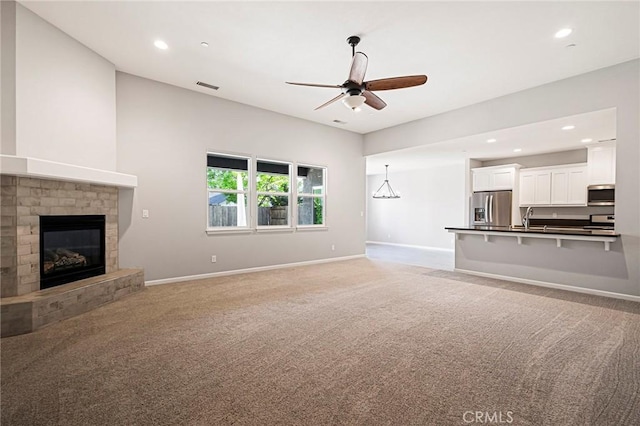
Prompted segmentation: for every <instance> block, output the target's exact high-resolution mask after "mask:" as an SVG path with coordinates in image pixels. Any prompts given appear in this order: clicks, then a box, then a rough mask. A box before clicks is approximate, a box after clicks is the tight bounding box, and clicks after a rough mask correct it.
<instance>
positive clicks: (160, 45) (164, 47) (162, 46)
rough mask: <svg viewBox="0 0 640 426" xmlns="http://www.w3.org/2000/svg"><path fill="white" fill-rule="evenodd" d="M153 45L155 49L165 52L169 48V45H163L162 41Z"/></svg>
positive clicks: (157, 41)
mask: <svg viewBox="0 0 640 426" xmlns="http://www.w3.org/2000/svg"><path fill="white" fill-rule="evenodd" d="M153 45H154V46H155V47H157V48H158V49H162V50H167V49H168V48H169V45H168V44H167V43H165V42H164V41H162V40H156V41H154V42H153Z"/></svg>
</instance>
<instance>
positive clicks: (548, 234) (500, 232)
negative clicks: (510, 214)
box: [445, 226, 620, 251]
mask: <svg viewBox="0 0 640 426" xmlns="http://www.w3.org/2000/svg"><path fill="white" fill-rule="evenodd" d="M445 229H446V230H447V231H449V232H451V233H454V234H456V240H458V239H459V238H460V235H463V234H468V235H481V236H483V238H484V240H485V241H486V242H489V239H490V237H492V236H513V237H514V238H516V239H517V241H518V245H521V244H522V242H523V239H525V238H543V239H554V240H556V246H557V247H562V241H563V240H579V241H595V242H601V243H603V244H604V249H605V251H609V250H610V246H611V243H612V242H615V241H616V240H617V238H618V237H619V236H620V234H616V233H615V231H614V230H609V229H584V228H571V227H547V226H535V227H530V228H525V227H523V226H471V227H446V228H445Z"/></svg>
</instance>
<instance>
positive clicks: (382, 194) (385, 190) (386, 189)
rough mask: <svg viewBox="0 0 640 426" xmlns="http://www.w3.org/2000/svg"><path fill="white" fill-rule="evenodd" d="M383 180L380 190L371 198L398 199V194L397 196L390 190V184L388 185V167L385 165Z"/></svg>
mask: <svg viewBox="0 0 640 426" xmlns="http://www.w3.org/2000/svg"><path fill="white" fill-rule="evenodd" d="M384 167H385V172H384V175H385V178H384V182H382V185H380V188H378V190H377V191H376V192H375V194H373V198H386V199H388V198H400V194H397V193H396V192H395V191H394V190H393V188H391V184H390V183H389V165H388V164H385V165H384Z"/></svg>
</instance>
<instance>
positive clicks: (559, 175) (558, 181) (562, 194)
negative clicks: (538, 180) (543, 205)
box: [551, 166, 587, 206]
mask: <svg viewBox="0 0 640 426" xmlns="http://www.w3.org/2000/svg"><path fill="white" fill-rule="evenodd" d="M551 204H552V205H571V206H586V205H587V167H585V166H575V167H565V168H560V169H556V170H554V171H553V172H552V173H551Z"/></svg>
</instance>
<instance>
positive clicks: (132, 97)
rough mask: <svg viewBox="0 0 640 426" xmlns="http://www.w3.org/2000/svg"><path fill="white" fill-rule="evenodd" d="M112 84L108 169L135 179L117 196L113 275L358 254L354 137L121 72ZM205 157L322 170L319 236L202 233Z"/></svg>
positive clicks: (358, 153)
mask: <svg viewBox="0 0 640 426" xmlns="http://www.w3.org/2000/svg"><path fill="white" fill-rule="evenodd" d="M116 81H117V110H118V117H117V133H118V138H117V139H118V169H119V171H120V172H124V173H130V174H134V175H137V176H138V187H137V188H136V189H135V191H126V190H121V191H120V265H121V267H133V266H137V267H142V268H144V269H145V278H146V279H147V280H157V279H165V278H173V277H181V276H189V275H197V274H206V273H212V272H219V271H230V270H237V269H243V268H251V267H259V266H266V265H278V264H286V263H292V262H300V261H310V260H317V259H325V258H331V257H341V256H349V255H361V254H364V250H365V247H364V241H365V218H364V214H363V215H362V216H361V212H362V213H364V210H365V200H364V196H365V161H364V158H363V156H362V136H361V135H358V134H355V133H350V132H346V131H344V130H340V129H334V128H332V127H328V126H322V125H319V124H315V123H310V122H306V121H303V120H300V119H296V118H292V117H287V116H284V115H281V114H276V113H273V112H269V111H266V110H261V109H257V108H253V107H250V106H246V105H242V104H238V103H235V102H230V101H226V100H223V99H219V98H216V97H213V96H208V95H205V94H201V93H196V92H193V91H189V90H185V89H182V88H177V87H174V86H170V85H166V84H162V83H158V82H154V81H151V80H147V79H143V78H140V77H135V76H132V75H129V74H123V73H117V78H116ZM207 151H213V152H216V151H221V152H236V153H245V154H250V155H257V156H261V157H263V158H268V159H280V160H289V161H297V162H301V163H310V164H318V165H324V166H327V167H328V172H327V175H328V185H327V194H328V199H327V225H328V227H329V230H328V231H307V232H295V233H259V234H249V235H207V234H206V233H205V227H206V220H207V219H206V209H207V191H206V153H207ZM142 209H148V210H149V213H150V217H149V218H148V219H142V217H141V210H142ZM331 245H335V251H332V250H331ZM211 255H216V256H217V263H211V261H210V259H211Z"/></svg>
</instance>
